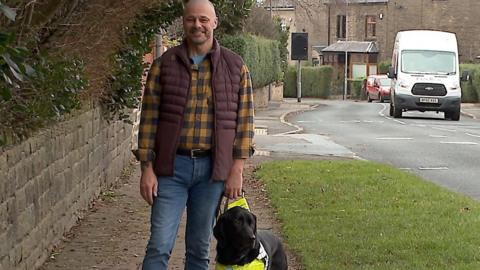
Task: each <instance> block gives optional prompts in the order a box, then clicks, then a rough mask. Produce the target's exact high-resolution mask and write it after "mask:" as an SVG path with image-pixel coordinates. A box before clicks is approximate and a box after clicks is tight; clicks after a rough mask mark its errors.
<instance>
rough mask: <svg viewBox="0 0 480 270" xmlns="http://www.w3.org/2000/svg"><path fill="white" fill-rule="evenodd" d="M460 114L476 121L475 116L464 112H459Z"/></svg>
mask: <svg viewBox="0 0 480 270" xmlns="http://www.w3.org/2000/svg"><path fill="white" fill-rule="evenodd" d="M460 113H461V114H463V115H466V116H468V117H470V118H472V119H473V120H477V117H476V116H475V115H473V114H471V113H468V112H466V111H460Z"/></svg>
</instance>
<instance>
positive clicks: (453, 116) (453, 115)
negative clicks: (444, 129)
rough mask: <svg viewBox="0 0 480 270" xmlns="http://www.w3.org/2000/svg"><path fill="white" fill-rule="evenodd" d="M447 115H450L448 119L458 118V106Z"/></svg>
mask: <svg viewBox="0 0 480 270" xmlns="http://www.w3.org/2000/svg"><path fill="white" fill-rule="evenodd" d="M449 115H450V119H452V120H453V121H458V120H460V108H458V109H455V110H454V111H451V112H450V113H449Z"/></svg>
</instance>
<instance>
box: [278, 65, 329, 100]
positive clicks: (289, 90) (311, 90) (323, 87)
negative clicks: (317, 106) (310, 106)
mask: <svg viewBox="0 0 480 270" xmlns="http://www.w3.org/2000/svg"><path fill="white" fill-rule="evenodd" d="M332 74H333V68H332V67H330V66H320V67H302V93H301V94H302V97H317V98H329V96H330V88H331V84H332ZM283 88H284V92H283V95H284V96H285V97H296V96H297V71H296V68H295V67H293V66H290V67H289V68H288V71H287V74H286V76H285V81H284V87H283Z"/></svg>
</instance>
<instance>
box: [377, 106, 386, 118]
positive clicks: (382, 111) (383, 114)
mask: <svg viewBox="0 0 480 270" xmlns="http://www.w3.org/2000/svg"><path fill="white" fill-rule="evenodd" d="M382 106H383V108H382V109H381V110H380V111H379V112H378V114H379V115H380V116H385V113H384V111H385V110H386V109H387V105H385V104H382Z"/></svg>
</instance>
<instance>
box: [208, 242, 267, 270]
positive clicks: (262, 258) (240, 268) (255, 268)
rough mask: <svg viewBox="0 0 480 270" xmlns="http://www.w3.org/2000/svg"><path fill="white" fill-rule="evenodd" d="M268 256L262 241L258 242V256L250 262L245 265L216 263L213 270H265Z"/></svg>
mask: <svg viewBox="0 0 480 270" xmlns="http://www.w3.org/2000/svg"><path fill="white" fill-rule="evenodd" d="M268 261H269V257H268V254H267V252H266V251H265V248H264V247H263V245H262V243H261V242H260V250H259V253H258V256H257V258H256V259H255V260H253V261H252V262H251V263H248V264H245V265H223V264H221V263H217V264H216V265H215V270H267V269H268Z"/></svg>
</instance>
